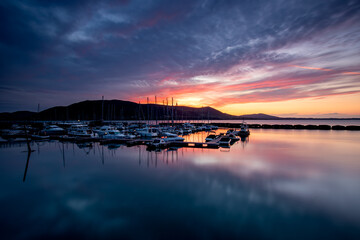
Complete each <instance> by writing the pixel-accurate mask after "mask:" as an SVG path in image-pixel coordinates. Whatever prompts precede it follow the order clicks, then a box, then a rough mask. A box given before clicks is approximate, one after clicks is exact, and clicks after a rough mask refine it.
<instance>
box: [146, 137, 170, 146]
mask: <svg viewBox="0 0 360 240" xmlns="http://www.w3.org/2000/svg"><path fill="white" fill-rule="evenodd" d="M165 145H166V142H165V141H164V139H163V138H156V139H154V140H153V141H152V142H150V143H149V144H148V146H149V147H153V148H160V147H164V146H165Z"/></svg>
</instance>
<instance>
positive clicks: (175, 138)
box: [162, 137, 185, 142]
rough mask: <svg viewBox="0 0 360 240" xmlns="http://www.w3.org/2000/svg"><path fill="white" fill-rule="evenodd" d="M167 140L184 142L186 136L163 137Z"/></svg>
mask: <svg viewBox="0 0 360 240" xmlns="http://www.w3.org/2000/svg"><path fill="white" fill-rule="evenodd" d="M162 139H164V141H165V142H183V141H184V140H185V138H182V137H166V138H162Z"/></svg>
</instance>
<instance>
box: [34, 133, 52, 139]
mask: <svg viewBox="0 0 360 240" xmlns="http://www.w3.org/2000/svg"><path fill="white" fill-rule="evenodd" d="M49 138H50V136H42V135H35V134H34V135H31V139H32V140H47V139H49Z"/></svg>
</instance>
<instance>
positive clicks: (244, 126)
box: [238, 122, 250, 137]
mask: <svg viewBox="0 0 360 240" xmlns="http://www.w3.org/2000/svg"><path fill="white" fill-rule="evenodd" d="M238 135H239V136H240V137H247V136H249V135H250V130H249V126H248V125H247V124H246V122H243V123H242V124H241V126H240V131H239V133H238Z"/></svg>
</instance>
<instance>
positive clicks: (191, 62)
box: [0, 0, 360, 110]
mask: <svg viewBox="0 0 360 240" xmlns="http://www.w3.org/2000/svg"><path fill="white" fill-rule="evenodd" d="M359 12H360V3H359V2H358V1H325V0H324V1H301V2H299V1H282V0H275V1H212V0H208V1H205V0H204V1H171V2H169V1H140V0H138V1H115V0H114V1H45V0H37V1H35V0H28V1H10V0H9V1H1V3H0V21H1V23H2V26H1V31H0V49H1V53H2V54H1V56H0V78H1V79H0V80H1V87H2V88H1V90H0V92H1V95H2V97H1V100H4V101H5V99H6V102H12V103H13V104H12V105H11V106H12V107H11V108H10V107H9V108H7V107H6V106H4V105H2V106H1V110H17V109H26V108H29V107H30V106H32V105H36V104H37V102H36V101H43V99H44V98H45V96H46V97H47V96H48V95H42V93H41V92H42V91H49V92H51V93H52V94H53V95H54V97H56V98H57V99H58V101H57V102H56V101H52V104H53V103H54V104H68V103H71V102H73V101H75V100H77V99H79V96H81V97H83V99H87V98H91V97H94V96H95V97H96V96H101V95H103V94H106V95H109V96H112V97H116V98H126V97H130V96H132V97H133V98H136V95H137V92H138V91H140V90H141V91H142V92H147V93H156V91H157V89H160V87H159V86H158V85H157V84H158V83H159V82H161V80H163V79H165V78H169V76H171V78H173V79H175V81H177V82H178V83H182V82H186V81H188V80H189V79H191V78H192V77H196V76H199V75H215V76H219V75H229V74H230V75H234V74H235V73H234V72H232V73H229V69H232V68H234V67H236V66H237V65H240V66H245V65H247V66H249V67H250V68H251V69H252V70H253V71H256V70H258V69H262V68H263V67H264V66H265V65H271V66H272V65H286V64H289V65H290V64H293V65H301V64H303V65H306V63H308V65H309V64H314V63H316V64H318V65H321V66H320V67H323V65H327V64H331V63H333V62H334V61H331V59H335V58H337V60H336V61H339V57H341V58H343V59H345V58H347V59H349V61H350V59H351V60H352V61H353V60H354V59H358V58H356V54H357V55H359V54H358V53H360V46H359V45H356V46H352V48H353V50H352V51H351V53H350V52H349V53H346V52H344V49H349V47H347V46H346V41H349V40H351V39H353V41H354V42H356V41H357V42H359V41H358V40H360V39H359V34H357V35H356V34H355V33H354V32H353V31H352V29H358V27H359V22H360V21H359V17H358V16H359ZM337 33H339V34H337ZM331 34H334V35H335V36H336V35H338V36H339V37H337V38H331ZM329 39H332V41H335V42H334V43H333V44H335V47H331V46H329V49H328V50H327V51H322V52H320V51H319V53H318V55H316V56H313V55H312V56H310V55H311V54H312V51H313V50H314V49H316V48H317V47H321V46H323V45H324V44H330V43H329V42H330V40H329ZM309 41H310V42H311V43H312V44H313V45H312V46H310V47H309V46H301V44H305V43H307V42H309ZM351 54H354V55H355V56H352V55H351ZM309 59H311V60H309ZM326 59H330V60H328V62H327V61H326ZM304 63H305V64H304ZM334 65H336V66H332V65H331V67H333V68H334V67H338V68H340V69H341V70H344V69H345V68H346V69H350V70H351V71H358V68H357V67H358V65H356V64H355V63H352V64H345V63H344V64H340V63H337V64H334ZM239 73H241V70H239V71H237V72H236V74H239ZM236 74H235V75H236ZM289 74H291V73H289ZM282 75H283V74H282ZM271 77H272V78H273V79H276V76H271ZM279 77H280V76H279ZM263 80H266V79H263ZM254 81H256V79H255V80H254ZM136 86H137V87H136ZM144 87H145V88H146V90H145V89H144ZM5 88H12V89H14V90H12V91H6V90H4V89H5ZM140 88H141V89H140ZM22 91H31V92H33V96H32V99H33V100H32V102H30V101H24V102H23V103H21V101H19V100H18V99H16V100H15V99H14V98H15V96H17V95H19V94H20V92H22ZM65 92H66V94H65ZM15 93H16V94H15ZM64 95H66V96H67V97H66V99H65V98H64V97H63V96H64ZM71 96H73V97H71ZM4 101H3V102H4ZM15 102H16V104H15ZM49 105H50V104H49Z"/></svg>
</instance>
